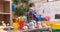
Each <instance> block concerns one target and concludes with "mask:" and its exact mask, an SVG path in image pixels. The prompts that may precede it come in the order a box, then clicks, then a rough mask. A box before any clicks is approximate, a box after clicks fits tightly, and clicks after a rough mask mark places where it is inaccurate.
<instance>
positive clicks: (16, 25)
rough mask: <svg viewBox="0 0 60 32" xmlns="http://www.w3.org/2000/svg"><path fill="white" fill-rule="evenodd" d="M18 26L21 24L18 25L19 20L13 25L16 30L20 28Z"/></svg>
mask: <svg viewBox="0 0 60 32" xmlns="http://www.w3.org/2000/svg"><path fill="white" fill-rule="evenodd" d="M18 26H19V25H18V23H17V22H15V23H13V27H14V29H15V30H18Z"/></svg>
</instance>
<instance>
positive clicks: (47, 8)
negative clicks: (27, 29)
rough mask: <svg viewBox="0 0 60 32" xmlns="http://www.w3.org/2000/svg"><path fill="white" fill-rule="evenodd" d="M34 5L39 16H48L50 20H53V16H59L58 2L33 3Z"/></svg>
mask: <svg viewBox="0 0 60 32" xmlns="http://www.w3.org/2000/svg"><path fill="white" fill-rule="evenodd" d="M35 5H36V9H37V10H38V13H39V14H43V15H44V16H46V15H48V16H50V17H51V20H52V19H55V14H60V1H55V2H47V3H35ZM43 10H44V13H43Z"/></svg>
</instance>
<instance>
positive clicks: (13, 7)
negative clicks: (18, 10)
mask: <svg viewBox="0 0 60 32" xmlns="http://www.w3.org/2000/svg"><path fill="white" fill-rule="evenodd" d="M14 10H15V6H14V5H13V4H12V12H14Z"/></svg>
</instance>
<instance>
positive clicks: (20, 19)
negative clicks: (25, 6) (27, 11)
mask: <svg viewBox="0 0 60 32" xmlns="http://www.w3.org/2000/svg"><path fill="white" fill-rule="evenodd" d="M18 19H19V21H20V22H22V21H23V22H26V21H27V17H26V16H20V17H19V18H18Z"/></svg>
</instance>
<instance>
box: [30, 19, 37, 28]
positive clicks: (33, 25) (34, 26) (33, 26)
mask: <svg viewBox="0 0 60 32" xmlns="http://www.w3.org/2000/svg"><path fill="white" fill-rule="evenodd" d="M36 27H37V25H36V22H35V21H34V20H31V21H30V22H29V29H34V28H36Z"/></svg>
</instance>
